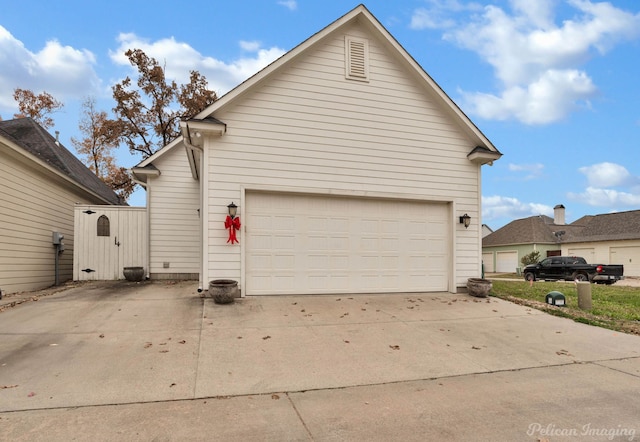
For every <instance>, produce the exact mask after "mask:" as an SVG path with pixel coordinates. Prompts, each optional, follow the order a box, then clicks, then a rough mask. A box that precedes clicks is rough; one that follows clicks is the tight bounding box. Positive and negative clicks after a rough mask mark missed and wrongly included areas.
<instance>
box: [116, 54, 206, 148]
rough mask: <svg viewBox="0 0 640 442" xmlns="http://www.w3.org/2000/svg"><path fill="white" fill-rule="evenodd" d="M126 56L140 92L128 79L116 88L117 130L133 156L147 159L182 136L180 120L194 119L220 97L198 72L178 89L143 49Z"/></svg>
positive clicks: (192, 72) (192, 73)
mask: <svg viewBox="0 0 640 442" xmlns="http://www.w3.org/2000/svg"><path fill="white" fill-rule="evenodd" d="M125 55H126V56H127V58H128V59H129V62H130V63H131V65H132V66H134V67H135V68H136V69H137V70H138V75H139V76H138V80H137V86H138V88H137V89H135V88H134V87H133V85H132V80H131V79H130V78H129V77H126V78H125V79H124V80H122V81H121V82H120V83H117V84H116V85H115V86H113V98H114V99H115V101H116V107H114V108H113V112H114V113H115V116H116V119H117V120H118V124H119V127H118V129H117V130H118V133H119V138H120V140H122V141H124V143H125V144H126V145H127V146H128V147H129V151H130V152H131V153H134V154H135V153H139V154H141V155H142V157H143V158H148V157H149V156H151V155H153V153H154V152H155V151H157V150H158V149H160V148H161V147H163V146H165V145H166V144H168V143H170V142H171V141H172V140H174V139H175V138H177V137H178V136H179V135H180V128H179V121H180V119H181V118H188V117H192V116H193V115H195V114H196V113H198V112H200V111H201V110H203V109H204V108H205V107H206V106H208V105H210V104H211V103H213V102H214V101H215V100H216V99H217V96H216V93H215V92H213V91H210V90H208V89H207V80H206V79H205V77H204V76H202V75H201V74H200V73H198V72H197V71H191V76H190V80H189V83H187V84H184V85H181V86H178V85H177V84H176V82H175V81H168V80H167V78H166V76H165V69H164V67H162V66H160V64H159V63H158V61H157V60H156V59H155V58H152V57H148V56H147V55H146V54H145V53H144V52H143V51H142V50H141V49H134V50H131V49H130V50H128V51H127V52H126V53H125ZM176 109H177V110H176Z"/></svg>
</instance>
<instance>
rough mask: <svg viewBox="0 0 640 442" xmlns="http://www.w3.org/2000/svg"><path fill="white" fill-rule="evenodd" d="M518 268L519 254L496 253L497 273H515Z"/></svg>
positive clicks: (510, 252)
mask: <svg viewBox="0 0 640 442" xmlns="http://www.w3.org/2000/svg"><path fill="white" fill-rule="evenodd" d="M517 267H518V252H517V251H509V252H497V253H496V272H508V273H513V272H515V271H516V268H517Z"/></svg>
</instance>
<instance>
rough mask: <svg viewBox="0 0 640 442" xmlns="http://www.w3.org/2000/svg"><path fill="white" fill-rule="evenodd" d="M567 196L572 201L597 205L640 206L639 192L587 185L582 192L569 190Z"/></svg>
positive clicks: (616, 206) (615, 206)
mask: <svg viewBox="0 0 640 442" xmlns="http://www.w3.org/2000/svg"><path fill="white" fill-rule="evenodd" d="M567 196H568V197H569V198H570V199H571V200H573V201H578V202H581V203H584V204H588V205H590V206H597V207H613V208H620V207H633V208H637V207H638V206H640V192H636V193H629V192H622V191H619V190H615V189H601V188H595V187H587V189H586V190H585V191H584V192H582V193H572V192H570V193H568V194H567Z"/></svg>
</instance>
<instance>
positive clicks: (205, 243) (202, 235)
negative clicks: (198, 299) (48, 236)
mask: <svg viewBox="0 0 640 442" xmlns="http://www.w3.org/2000/svg"><path fill="white" fill-rule="evenodd" d="M183 127H184V128H185V129H186V136H184V132H183V136H182V141H183V142H184V144H185V146H187V147H188V148H189V149H194V150H198V151H200V152H201V153H202V157H201V160H200V170H199V171H198V173H199V175H200V213H199V215H200V243H201V247H200V276H199V278H198V293H202V292H203V291H204V281H205V280H206V276H207V275H206V272H207V269H206V264H205V260H204V257H205V253H206V252H205V251H206V250H207V248H208V246H209V241H208V240H206V239H205V238H206V235H205V231H204V226H206V225H207V223H206V222H205V219H207V220H208V219H209V214H208V211H207V210H205V205H204V202H205V201H206V199H205V195H204V193H205V185H204V174H203V171H204V167H205V164H206V161H205V158H204V156H205V151H204V148H202V147H199V146H196V145H194V144H192V142H191V131H190V130H189V125H188V124H187V123H185V124H184V126H183Z"/></svg>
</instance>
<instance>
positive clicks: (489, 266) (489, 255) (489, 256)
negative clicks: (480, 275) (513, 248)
mask: <svg viewBox="0 0 640 442" xmlns="http://www.w3.org/2000/svg"><path fill="white" fill-rule="evenodd" d="M482 264H483V265H484V271H485V272H487V273H493V272H494V269H493V252H484V253H482Z"/></svg>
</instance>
